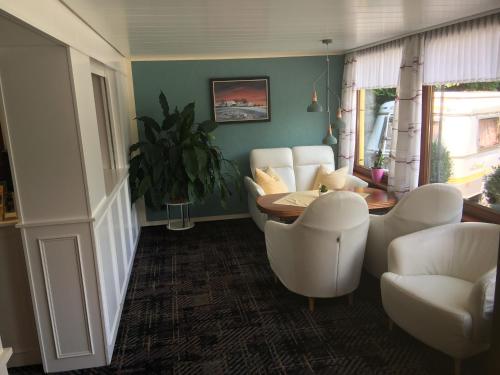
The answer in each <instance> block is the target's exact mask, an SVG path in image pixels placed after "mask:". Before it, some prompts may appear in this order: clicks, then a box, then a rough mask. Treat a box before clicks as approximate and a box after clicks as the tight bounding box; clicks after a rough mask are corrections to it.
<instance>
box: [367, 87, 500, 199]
mask: <svg viewBox="0 0 500 375" xmlns="http://www.w3.org/2000/svg"><path fill="white" fill-rule="evenodd" d="M393 114H394V101H389V102H385V103H383V104H382V105H381V106H380V109H379V111H378V113H377V117H376V119H375V122H374V124H373V127H372V131H371V133H370V134H366V137H365V139H366V146H365V160H371V159H370V158H371V157H372V155H373V154H374V153H375V152H376V151H377V150H378V149H379V148H380V149H382V151H383V154H384V155H385V156H388V155H389V148H390V141H391V136H392V117H393ZM432 127H433V128H432V140H433V142H438V143H439V142H440V143H441V144H442V145H443V146H444V147H445V148H446V149H447V150H448V151H449V153H450V157H451V161H452V173H451V176H450V178H449V179H448V183H450V184H453V185H455V186H456V187H457V188H458V189H459V190H460V191H461V192H462V194H463V196H464V198H471V197H474V196H477V195H480V194H481V193H482V192H483V186H484V176H486V175H488V174H489V173H491V171H492V168H493V167H495V166H497V165H500V92H498V91H445V92H439V91H437V92H435V93H434V103H433V125H432Z"/></svg>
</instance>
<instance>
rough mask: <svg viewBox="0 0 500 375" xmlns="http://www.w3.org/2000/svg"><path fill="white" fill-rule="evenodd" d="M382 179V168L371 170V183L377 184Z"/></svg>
mask: <svg viewBox="0 0 500 375" xmlns="http://www.w3.org/2000/svg"><path fill="white" fill-rule="evenodd" d="M382 177H384V170H383V169H382V168H372V181H373V182H376V183H379V182H380V181H382Z"/></svg>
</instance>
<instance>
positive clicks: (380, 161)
mask: <svg viewBox="0 0 500 375" xmlns="http://www.w3.org/2000/svg"><path fill="white" fill-rule="evenodd" d="M385 160H386V158H385V156H384V154H383V153H382V150H381V149H379V150H378V151H377V152H376V153H375V155H373V165H372V168H373V169H383V168H384V163H385Z"/></svg>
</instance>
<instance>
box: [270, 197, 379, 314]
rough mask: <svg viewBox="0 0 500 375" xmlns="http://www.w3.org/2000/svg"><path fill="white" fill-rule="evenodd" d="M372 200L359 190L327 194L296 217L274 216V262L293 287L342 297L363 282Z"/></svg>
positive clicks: (308, 293) (314, 294)
mask: <svg viewBox="0 0 500 375" xmlns="http://www.w3.org/2000/svg"><path fill="white" fill-rule="evenodd" d="M368 225H369V219H368V205H367V203H366V201H365V200H364V199H363V198H362V197H361V196H359V195H358V194H355V193H352V192H349V191H341V192H338V193H335V194H326V195H323V196H321V197H319V198H318V199H316V200H315V201H314V202H313V203H311V204H310V205H309V207H307V208H306V210H305V211H304V213H303V214H302V215H301V216H300V217H299V218H298V219H297V220H296V221H295V222H294V223H293V224H284V223H280V222H276V221H272V220H269V221H268V222H267V223H266V226H265V234H266V248H267V257H268V259H269V263H270V265H271V268H272V270H273V272H274V273H275V275H276V276H277V277H278V278H279V279H280V281H281V282H282V283H283V285H285V286H286V288H287V289H288V290H291V291H292V292H295V293H297V294H300V295H303V296H306V297H309V298H310V299H309V308H310V309H311V310H313V309H314V299H313V298H316V297H320V298H328V297H337V296H342V295H346V294H349V293H352V292H353V291H354V290H355V289H356V288H357V287H358V285H359V279H360V277H361V269H362V268H363V255H364V253H365V245H366V236H367V234H368Z"/></svg>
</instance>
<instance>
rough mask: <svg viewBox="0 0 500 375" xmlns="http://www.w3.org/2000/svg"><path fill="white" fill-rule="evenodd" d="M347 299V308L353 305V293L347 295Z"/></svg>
mask: <svg viewBox="0 0 500 375" xmlns="http://www.w3.org/2000/svg"><path fill="white" fill-rule="evenodd" d="M347 298H348V299H349V306H352V305H354V292H353V293H349V294H348V295H347Z"/></svg>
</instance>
